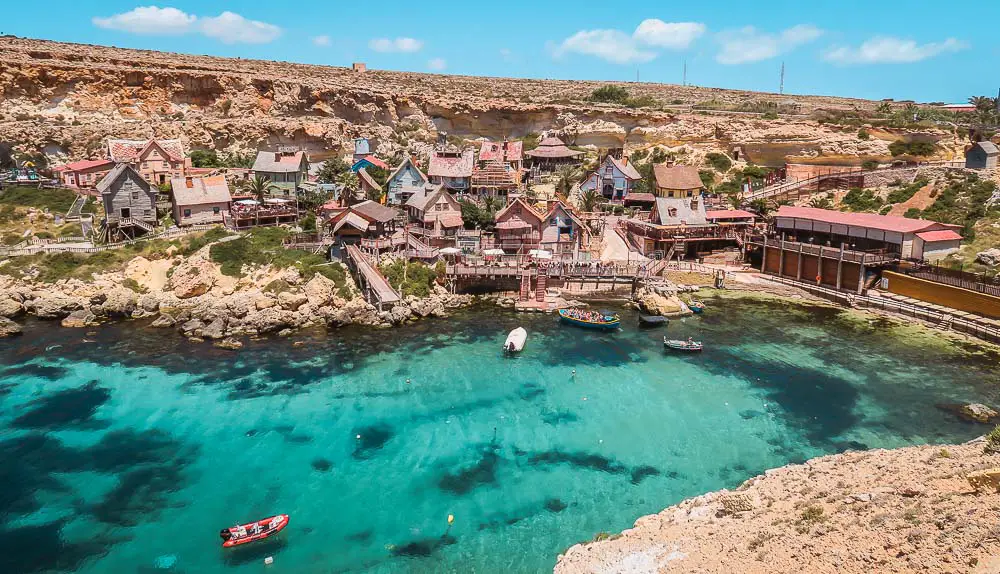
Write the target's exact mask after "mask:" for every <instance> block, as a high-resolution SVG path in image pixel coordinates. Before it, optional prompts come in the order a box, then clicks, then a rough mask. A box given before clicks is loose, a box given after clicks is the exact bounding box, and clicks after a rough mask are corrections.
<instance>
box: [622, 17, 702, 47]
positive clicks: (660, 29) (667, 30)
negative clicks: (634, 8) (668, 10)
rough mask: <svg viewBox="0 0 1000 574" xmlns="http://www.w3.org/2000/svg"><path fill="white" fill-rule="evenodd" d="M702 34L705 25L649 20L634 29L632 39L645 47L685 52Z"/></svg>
mask: <svg viewBox="0 0 1000 574" xmlns="http://www.w3.org/2000/svg"><path fill="white" fill-rule="evenodd" d="M704 33H705V25H704V24H701V23H698V22H664V21H663V20H658V19H656V18H650V19H648V20H643V21H642V22H641V23H640V24H639V26H638V27H636V29H635V32H633V33H632V37H633V38H635V40H637V41H638V42H641V43H643V44H646V45H647V46H656V47H658V48H666V49H668V50H685V49H687V48H688V47H690V46H691V44H692V43H693V42H694V41H695V40H697V39H698V38H700V37H701V36H702V34H704Z"/></svg>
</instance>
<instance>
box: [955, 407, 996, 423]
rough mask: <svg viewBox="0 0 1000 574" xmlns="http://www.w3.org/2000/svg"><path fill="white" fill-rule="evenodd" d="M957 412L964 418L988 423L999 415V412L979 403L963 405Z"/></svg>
mask: <svg viewBox="0 0 1000 574" xmlns="http://www.w3.org/2000/svg"><path fill="white" fill-rule="evenodd" d="M959 414H960V415H961V416H962V417H963V418H965V419H968V420H971V421H975V422H978V423H988V422H990V421H991V420H993V419H995V418H997V416H1000V413H997V412H996V411H995V410H993V409H991V408H990V407H988V406H986V405H984V404H981V403H971V404H968V405H963V406H962V407H961V409H960V410H959Z"/></svg>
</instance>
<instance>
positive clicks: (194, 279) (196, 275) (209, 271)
mask: <svg viewBox="0 0 1000 574" xmlns="http://www.w3.org/2000/svg"><path fill="white" fill-rule="evenodd" d="M216 274H217V271H216V269H215V266H214V265H213V264H212V263H211V262H210V261H207V260H206V259H204V258H203V257H199V256H195V257H192V258H190V259H188V260H186V261H184V262H183V263H181V264H180V265H178V266H177V267H176V268H175V269H174V273H173V275H171V276H170V281H169V282H168V284H167V285H168V286H169V287H170V289H171V290H172V291H173V294H174V296H176V297H177V298H178V299H190V298H192V297H198V296H200V295H204V294H205V293H208V292H209V291H210V290H211V289H212V287H214V286H215V283H216Z"/></svg>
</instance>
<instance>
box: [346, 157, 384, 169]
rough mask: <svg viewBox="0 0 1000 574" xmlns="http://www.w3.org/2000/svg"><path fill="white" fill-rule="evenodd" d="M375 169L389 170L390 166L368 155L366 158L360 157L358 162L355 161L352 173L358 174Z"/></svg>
mask: <svg viewBox="0 0 1000 574" xmlns="http://www.w3.org/2000/svg"><path fill="white" fill-rule="evenodd" d="M373 167H377V168H379V169H386V170H387V169H389V164H387V163H385V162H384V161H382V160H380V159H379V158H377V157H375V156H373V155H371V154H368V155H366V156H364V157H360V158H358V159H357V160H355V161H354V163H353V164H352V165H351V171H353V172H354V173H357V172H359V171H361V170H363V169H371V168H373Z"/></svg>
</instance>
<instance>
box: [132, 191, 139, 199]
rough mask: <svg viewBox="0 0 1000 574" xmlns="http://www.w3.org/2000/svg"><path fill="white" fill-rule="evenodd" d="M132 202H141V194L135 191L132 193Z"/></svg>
mask: <svg viewBox="0 0 1000 574" xmlns="http://www.w3.org/2000/svg"><path fill="white" fill-rule="evenodd" d="M132 201H139V192H138V191H133V192H132Z"/></svg>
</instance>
